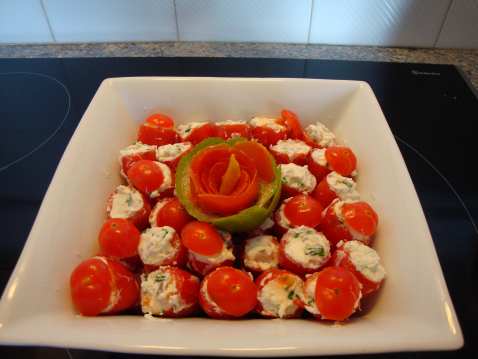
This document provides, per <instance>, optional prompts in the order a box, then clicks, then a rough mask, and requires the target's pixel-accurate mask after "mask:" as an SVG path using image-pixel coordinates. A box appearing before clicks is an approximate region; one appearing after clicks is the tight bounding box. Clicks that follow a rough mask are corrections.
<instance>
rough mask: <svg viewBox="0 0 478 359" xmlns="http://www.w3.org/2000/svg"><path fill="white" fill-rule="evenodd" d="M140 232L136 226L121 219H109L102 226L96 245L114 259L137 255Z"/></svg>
mask: <svg viewBox="0 0 478 359" xmlns="http://www.w3.org/2000/svg"><path fill="white" fill-rule="evenodd" d="M139 237H140V232H139V231H138V229H137V228H136V226H135V225H134V224H133V223H131V222H129V221H127V220H125V219H122V218H111V219H109V220H107V221H106V222H105V224H103V226H102V227H101V229H100V233H99V234H98V243H99V245H100V248H101V250H102V251H103V252H105V253H106V254H107V255H109V256H110V257H113V258H115V259H124V258H129V257H132V256H134V255H135V254H137V252H136V250H137V248H138V243H139Z"/></svg>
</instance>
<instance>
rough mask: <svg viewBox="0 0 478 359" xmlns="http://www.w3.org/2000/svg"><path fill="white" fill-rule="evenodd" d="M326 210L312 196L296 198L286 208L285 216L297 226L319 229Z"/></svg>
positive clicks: (304, 195) (302, 195)
mask: <svg viewBox="0 0 478 359" xmlns="http://www.w3.org/2000/svg"><path fill="white" fill-rule="evenodd" d="M323 210H324V208H323V207H322V206H321V204H320V203H319V202H318V201H317V200H316V199H314V198H312V197H311V196H308V195H306V194H301V195H298V196H295V197H294V198H292V199H291V200H290V201H288V202H287V204H286V205H285V207H284V215H285V216H286V217H287V219H288V220H289V221H290V222H291V223H292V224H294V225H295V226H307V227H311V228H315V227H317V226H318V225H319V224H320V222H321V221H322V212H323Z"/></svg>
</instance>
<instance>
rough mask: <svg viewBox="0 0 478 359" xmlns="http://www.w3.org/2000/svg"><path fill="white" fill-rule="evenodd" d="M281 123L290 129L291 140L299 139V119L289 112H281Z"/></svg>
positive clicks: (300, 130)
mask: <svg viewBox="0 0 478 359" xmlns="http://www.w3.org/2000/svg"><path fill="white" fill-rule="evenodd" d="M281 116H282V123H283V124H285V125H286V126H287V127H289V129H290V136H291V138H293V139H300V137H301V135H302V126H301V124H300V121H299V117H297V115H296V114H295V113H294V112H292V111H289V110H282V111H281Z"/></svg>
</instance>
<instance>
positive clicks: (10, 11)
mask: <svg viewBox="0 0 478 359" xmlns="http://www.w3.org/2000/svg"><path fill="white" fill-rule="evenodd" d="M38 42H53V38H52V36H51V32H50V29H49V28H48V23H47V21H46V18H45V15H44V13H43V9H42V7H41V4H40V0H1V1H0V43H10V44H14V43H23V44H24V43H38Z"/></svg>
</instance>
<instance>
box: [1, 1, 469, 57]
mask: <svg viewBox="0 0 478 359" xmlns="http://www.w3.org/2000/svg"><path fill="white" fill-rule="evenodd" d="M139 41H184V42H190V41H197V42H210V41H221V42H270V43H298V44H331V45H368V46H402V47H428V48H474V49H478V0H0V43H85V42H88V43H92V42H139Z"/></svg>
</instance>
